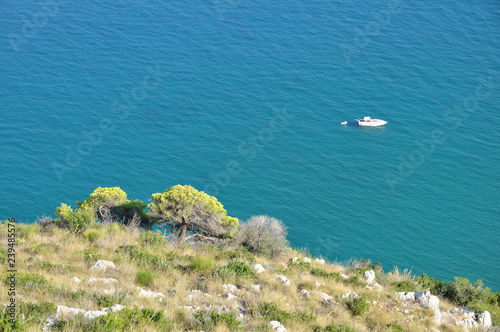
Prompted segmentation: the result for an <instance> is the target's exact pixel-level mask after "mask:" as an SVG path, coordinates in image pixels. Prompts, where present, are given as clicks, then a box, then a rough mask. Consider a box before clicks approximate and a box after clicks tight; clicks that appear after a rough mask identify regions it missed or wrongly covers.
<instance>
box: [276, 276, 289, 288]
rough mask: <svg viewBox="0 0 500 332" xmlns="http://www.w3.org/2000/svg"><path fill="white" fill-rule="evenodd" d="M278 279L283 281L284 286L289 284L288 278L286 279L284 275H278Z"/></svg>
mask: <svg viewBox="0 0 500 332" xmlns="http://www.w3.org/2000/svg"><path fill="white" fill-rule="evenodd" d="M278 280H279V281H281V282H282V283H283V285H285V286H290V280H288V278H287V277H285V276H278Z"/></svg>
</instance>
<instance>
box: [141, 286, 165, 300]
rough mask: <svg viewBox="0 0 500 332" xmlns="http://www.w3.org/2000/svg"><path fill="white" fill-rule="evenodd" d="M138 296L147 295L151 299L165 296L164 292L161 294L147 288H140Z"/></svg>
mask: <svg viewBox="0 0 500 332" xmlns="http://www.w3.org/2000/svg"><path fill="white" fill-rule="evenodd" d="M139 296H140V297H149V298H153V299H160V301H161V300H162V299H164V298H165V294H163V293H161V292H153V291H148V290H145V289H142V288H140V292H139Z"/></svg>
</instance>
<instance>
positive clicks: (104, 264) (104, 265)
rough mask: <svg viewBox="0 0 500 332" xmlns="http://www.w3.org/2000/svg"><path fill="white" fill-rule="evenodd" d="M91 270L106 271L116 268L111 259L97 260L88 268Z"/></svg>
mask: <svg viewBox="0 0 500 332" xmlns="http://www.w3.org/2000/svg"><path fill="white" fill-rule="evenodd" d="M90 269H91V270H92V271H106V270H114V269H116V266H115V263H113V262H111V261H105V260H102V259H101V260H99V261H97V263H95V264H94V265H92V267H91V268H90Z"/></svg>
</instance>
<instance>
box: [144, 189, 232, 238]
mask: <svg viewBox="0 0 500 332" xmlns="http://www.w3.org/2000/svg"><path fill="white" fill-rule="evenodd" d="M148 208H149V209H148V210H149V211H148V214H149V216H150V217H152V218H153V219H154V220H155V221H157V222H158V225H159V226H165V225H168V226H171V227H170V229H169V231H171V232H173V233H177V231H178V232H179V233H178V241H179V243H182V242H184V241H185V240H186V239H187V237H186V234H187V232H188V231H192V232H193V233H194V234H193V235H191V236H189V238H191V237H199V238H204V239H210V238H212V239H213V238H224V237H232V236H233V235H234V233H235V232H236V230H237V229H238V224H239V223H238V219H237V218H233V217H229V216H228V215H227V211H226V210H225V209H224V207H223V205H222V204H221V203H220V202H219V201H218V200H217V198H215V197H213V196H210V195H208V194H206V193H205V192H203V191H198V190H196V189H195V188H194V187H192V186H189V185H185V186H182V185H176V186H173V187H171V188H170V189H167V190H165V192H163V193H156V194H153V195H152V197H151V199H150V204H149V206H148Z"/></svg>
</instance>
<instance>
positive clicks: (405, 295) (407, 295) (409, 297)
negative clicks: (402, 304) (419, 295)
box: [397, 292, 415, 301]
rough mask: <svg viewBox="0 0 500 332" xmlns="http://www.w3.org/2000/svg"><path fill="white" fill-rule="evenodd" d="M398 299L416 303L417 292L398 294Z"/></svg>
mask: <svg viewBox="0 0 500 332" xmlns="http://www.w3.org/2000/svg"><path fill="white" fill-rule="evenodd" d="M397 295H398V299H400V300H403V301H415V292H407V293H405V292H398V293H397Z"/></svg>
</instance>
